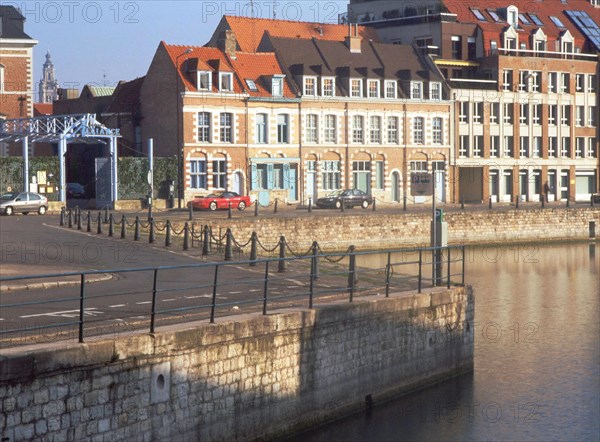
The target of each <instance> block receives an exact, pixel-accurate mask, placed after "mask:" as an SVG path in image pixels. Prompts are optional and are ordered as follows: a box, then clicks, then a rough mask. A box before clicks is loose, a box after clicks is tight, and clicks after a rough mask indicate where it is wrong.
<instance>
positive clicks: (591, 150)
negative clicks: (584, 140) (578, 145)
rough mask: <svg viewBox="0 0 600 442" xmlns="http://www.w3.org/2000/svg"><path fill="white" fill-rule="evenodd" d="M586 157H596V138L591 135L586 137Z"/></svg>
mask: <svg viewBox="0 0 600 442" xmlns="http://www.w3.org/2000/svg"><path fill="white" fill-rule="evenodd" d="M587 157H588V158H596V139H595V138H593V137H592V138H588V151H587Z"/></svg>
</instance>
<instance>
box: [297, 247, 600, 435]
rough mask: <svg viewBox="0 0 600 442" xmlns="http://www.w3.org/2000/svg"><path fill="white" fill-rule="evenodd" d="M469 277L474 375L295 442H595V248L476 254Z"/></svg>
mask: <svg viewBox="0 0 600 442" xmlns="http://www.w3.org/2000/svg"><path fill="white" fill-rule="evenodd" d="M386 259H387V257H384V256H380V257H379V258H376V259H375V260H374V262H372V263H370V265H372V266H373V267H379V266H380V265H381V264H382V263H383V265H385V262H386ZM361 265H363V266H366V265H367V264H366V263H364V262H363V263H361ZM466 272H467V278H466V280H467V283H469V284H472V285H473V287H474V290H475V302H476V306H475V322H476V324H475V326H476V330H475V370H474V372H473V373H472V374H470V375H466V376H462V377H460V378H457V379H454V380H451V381H448V382H445V383H443V384H440V385H438V386H434V387H432V388H429V389H427V390H424V391H421V392H417V393H415V394H412V395H410V396H407V397H403V398H400V399H397V400H396V401H394V402H391V403H389V404H385V405H382V406H381V407H377V408H375V409H374V410H373V412H372V413H371V414H370V416H369V417H367V416H366V415H356V416H353V417H351V418H348V419H345V420H344V421H340V422H337V423H334V424H332V425H330V426H327V427H325V428H323V429H320V430H318V431H315V432H312V433H310V434H303V435H301V436H299V437H298V438H297V440H303V441H338V440H339V441H387V440H390V441H392V440H393V441H397V440H428V441H438V440H439V441H446V440H472V441H479V440H528V441H533V440H536V441H537V440H594V441H595V440H598V439H599V438H600V424H599V419H598V418H599V416H600V327H599V321H598V311H599V298H600V281H599V280H600V259H599V257H598V256H596V253H595V246H594V245H593V244H591V245H589V246H588V245H587V244H563V245H553V246H544V247H542V246H533V245H529V246H523V245H521V246H512V247H495V248H492V247H477V248H471V249H469V250H468V255H467V265H466Z"/></svg>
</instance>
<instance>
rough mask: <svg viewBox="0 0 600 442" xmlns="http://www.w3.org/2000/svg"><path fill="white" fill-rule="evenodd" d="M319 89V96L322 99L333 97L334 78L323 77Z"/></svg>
mask: <svg viewBox="0 0 600 442" xmlns="http://www.w3.org/2000/svg"><path fill="white" fill-rule="evenodd" d="M321 89H322V90H321V95H323V96H324V97H335V78H334V77H323V80H322V84H321Z"/></svg>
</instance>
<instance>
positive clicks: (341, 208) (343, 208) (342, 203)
mask: <svg viewBox="0 0 600 442" xmlns="http://www.w3.org/2000/svg"><path fill="white" fill-rule="evenodd" d="M340 203H341V204H340V210H341V211H342V212H343V211H344V210H346V208H345V207H344V206H345V204H344V198H341V199H340Z"/></svg>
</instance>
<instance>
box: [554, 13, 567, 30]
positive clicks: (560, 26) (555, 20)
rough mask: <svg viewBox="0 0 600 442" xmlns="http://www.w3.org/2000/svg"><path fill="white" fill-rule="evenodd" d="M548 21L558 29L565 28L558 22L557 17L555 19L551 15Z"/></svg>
mask: <svg viewBox="0 0 600 442" xmlns="http://www.w3.org/2000/svg"><path fill="white" fill-rule="evenodd" d="M550 20H552V23H554V24H555V25H556V26H557V27H559V28H564V27H565V25H563V23H562V22H561V21H560V20H559V18H558V17H555V16H553V15H551V16H550Z"/></svg>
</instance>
